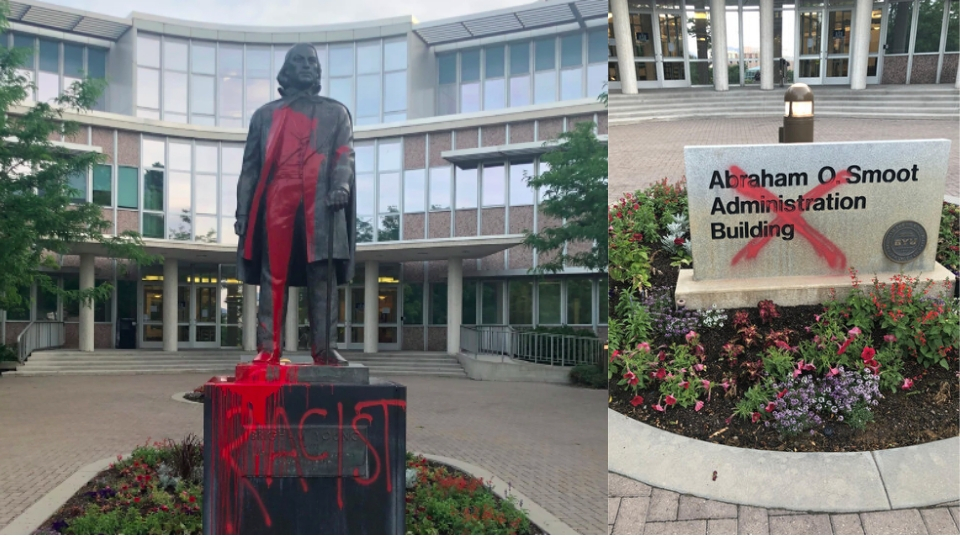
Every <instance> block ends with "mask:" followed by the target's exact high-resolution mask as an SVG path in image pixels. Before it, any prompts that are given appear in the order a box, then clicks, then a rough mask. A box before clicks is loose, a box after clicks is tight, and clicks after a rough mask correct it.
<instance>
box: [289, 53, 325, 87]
mask: <svg viewBox="0 0 960 540" xmlns="http://www.w3.org/2000/svg"><path fill="white" fill-rule="evenodd" d="M283 69H286V70H288V73H289V80H290V86H293V87H296V88H297V89H298V90H302V89H305V88H310V87H311V86H313V85H315V84H317V83H318V82H319V81H320V61H319V60H318V59H317V53H316V51H314V50H313V47H309V46H307V45H295V46H294V47H293V48H292V49H290V52H288V53H287V59H286V62H285V63H284V65H283Z"/></svg>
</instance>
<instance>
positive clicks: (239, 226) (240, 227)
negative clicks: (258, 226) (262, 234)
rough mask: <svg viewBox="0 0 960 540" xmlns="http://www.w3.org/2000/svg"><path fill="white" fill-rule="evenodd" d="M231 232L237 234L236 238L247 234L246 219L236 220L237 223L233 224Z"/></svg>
mask: <svg viewBox="0 0 960 540" xmlns="http://www.w3.org/2000/svg"><path fill="white" fill-rule="evenodd" d="M233 232H235V233H237V236H243V235H244V233H246V232H247V219H246V218H238V219H237V222H236V223H234V224H233Z"/></svg>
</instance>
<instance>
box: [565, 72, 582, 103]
mask: <svg viewBox="0 0 960 540" xmlns="http://www.w3.org/2000/svg"><path fill="white" fill-rule="evenodd" d="M582 97H583V68H572V69H564V70H563V71H561V72H560V99H561V100H567V99H579V98H582Z"/></svg>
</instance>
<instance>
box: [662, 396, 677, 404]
mask: <svg viewBox="0 0 960 540" xmlns="http://www.w3.org/2000/svg"><path fill="white" fill-rule="evenodd" d="M663 401H664V403H666V404H667V405H668V406H672V405H676V404H677V398H675V397H673V394H670V395H669V396H667V397H666V399H664V400H663Z"/></svg>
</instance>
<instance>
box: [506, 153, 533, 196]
mask: <svg viewBox="0 0 960 540" xmlns="http://www.w3.org/2000/svg"><path fill="white" fill-rule="evenodd" d="M532 176H533V163H532V162H522V163H511V164H510V205H511V206H521V205H528V204H533V189H531V188H530V186H528V185H527V180H526V178H530V177H532Z"/></svg>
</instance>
